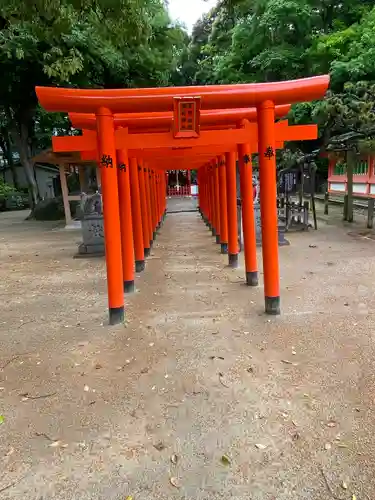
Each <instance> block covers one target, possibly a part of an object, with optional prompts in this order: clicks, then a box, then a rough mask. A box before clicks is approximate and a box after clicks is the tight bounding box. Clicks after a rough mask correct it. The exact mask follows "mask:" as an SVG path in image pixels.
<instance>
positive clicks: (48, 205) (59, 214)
mask: <svg viewBox="0 0 375 500" xmlns="http://www.w3.org/2000/svg"><path fill="white" fill-rule="evenodd" d="M69 204H70V212H71V214H72V217H73V219H74V218H75V217H76V216H79V207H80V202H79V201H70V202H69ZM29 218H30V219H35V220H41V221H42V220H64V218H65V212H64V203H63V199H62V196H58V197H57V198H46V199H45V200H41V201H39V203H38V204H37V206H36V207H35V208H34V210H33V212H32V214H31V216H30V217H29Z"/></svg>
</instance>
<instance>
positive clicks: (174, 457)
mask: <svg viewBox="0 0 375 500" xmlns="http://www.w3.org/2000/svg"><path fill="white" fill-rule="evenodd" d="M171 462H172V464H173V465H176V464H177V462H178V456H177V455H176V454H175V453H174V454H173V455H172V456H171Z"/></svg>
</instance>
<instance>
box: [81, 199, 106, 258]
mask: <svg viewBox="0 0 375 500" xmlns="http://www.w3.org/2000/svg"><path fill="white" fill-rule="evenodd" d="M81 210H82V237H83V243H81V244H80V245H79V247H78V256H96V257H101V256H104V255H105V246H104V225H103V203H102V195H101V193H100V191H97V192H96V193H95V194H94V195H92V196H88V195H86V194H85V193H82V195H81Z"/></svg>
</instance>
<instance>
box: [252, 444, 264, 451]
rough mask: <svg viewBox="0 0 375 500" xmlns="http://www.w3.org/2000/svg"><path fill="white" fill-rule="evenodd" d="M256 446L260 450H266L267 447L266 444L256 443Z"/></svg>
mask: <svg viewBox="0 0 375 500" xmlns="http://www.w3.org/2000/svg"><path fill="white" fill-rule="evenodd" d="M255 447H256V448H258V450H265V449H266V448H267V446H266V445H265V444H256V445H255Z"/></svg>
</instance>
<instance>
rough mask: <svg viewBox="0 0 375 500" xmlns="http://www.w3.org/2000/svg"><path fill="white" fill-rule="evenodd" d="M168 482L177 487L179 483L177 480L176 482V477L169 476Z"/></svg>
mask: <svg viewBox="0 0 375 500" xmlns="http://www.w3.org/2000/svg"><path fill="white" fill-rule="evenodd" d="M169 482H170V483H171V485H172V486H174V487H175V488H179V485H178V482H177V478H176V477H171V478H170V479H169Z"/></svg>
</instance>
